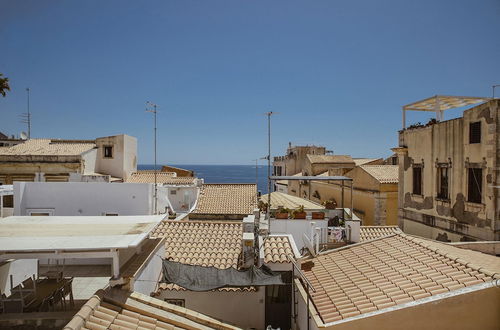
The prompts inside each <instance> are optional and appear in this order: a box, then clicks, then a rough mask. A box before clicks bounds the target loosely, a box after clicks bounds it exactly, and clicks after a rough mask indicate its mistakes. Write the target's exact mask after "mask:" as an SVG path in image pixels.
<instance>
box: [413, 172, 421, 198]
mask: <svg viewBox="0 0 500 330" xmlns="http://www.w3.org/2000/svg"><path fill="white" fill-rule="evenodd" d="M413 194H414V195H422V168H421V167H414V168H413Z"/></svg>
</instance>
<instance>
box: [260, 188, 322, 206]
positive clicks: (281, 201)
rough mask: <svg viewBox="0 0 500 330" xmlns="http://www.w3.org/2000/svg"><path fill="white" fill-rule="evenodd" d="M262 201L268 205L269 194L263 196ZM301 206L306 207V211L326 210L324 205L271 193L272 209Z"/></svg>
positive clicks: (279, 193) (280, 193) (275, 192)
mask: <svg viewBox="0 0 500 330" xmlns="http://www.w3.org/2000/svg"><path fill="white" fill-rule="evenodd" d="M260 199H261V201H263V202H265V203H268V200H269V194H266V195H262V196H261V197H260ZM301 205H303V206H304V209H305V210H318V209H324V208H325V207H324V206H323V205H321V204H318V203H315V202H312V201H310V200H308V199H305V198H301V197H297V196H292V195H288V194H284V193H282V192H278V191H274V192H272V193H271V209H276V208H278V207H280V206H283V207H285V208H287V209H296V208H298V207H299V206H301Z"/></svg>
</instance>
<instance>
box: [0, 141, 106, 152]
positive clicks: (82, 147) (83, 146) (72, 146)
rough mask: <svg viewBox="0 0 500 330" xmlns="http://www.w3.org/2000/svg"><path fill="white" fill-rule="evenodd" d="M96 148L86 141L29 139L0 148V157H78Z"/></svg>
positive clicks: (91, 142)
mask: <svg viewBox="0 0 500 330" xmlns="http://www.w3.org/2000/svg"><path fill="white" fill-rule="evenodd" d="M95 147H96V144H95V143H94V142H93V141H88V140H74V141H71V140H51V139H31V140H26V141H25V142H23V143H20V144H17V145H15V146H11V147H3V148H0V156H78V155H81V154H82V153H84V152H86V151H89V150H90V149H93V148H95Z"/></svg>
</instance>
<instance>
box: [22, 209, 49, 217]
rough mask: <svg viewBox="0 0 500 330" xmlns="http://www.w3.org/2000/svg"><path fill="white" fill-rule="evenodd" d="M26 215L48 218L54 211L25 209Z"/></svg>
mask: <svg viewBox="0 0 500 330" xmlns="http://www.w3.org/2000/svg"><path fill="white" fill-rule="evenodd" d="M26 213H28V215H29V216H32V217H49V216H52V215H54V209H26Z"/></svg>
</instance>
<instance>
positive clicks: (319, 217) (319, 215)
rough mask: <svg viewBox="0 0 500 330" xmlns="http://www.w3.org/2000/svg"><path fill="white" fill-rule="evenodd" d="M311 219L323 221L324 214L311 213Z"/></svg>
mask: <svg viewBox="0 0 500 330" xmlns="http://www.w3.org/2000/svg"><path fill="white" fill-rule="evenodd" d="M312 218H313V219H324V218H325V212H312Z"/></svg>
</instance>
